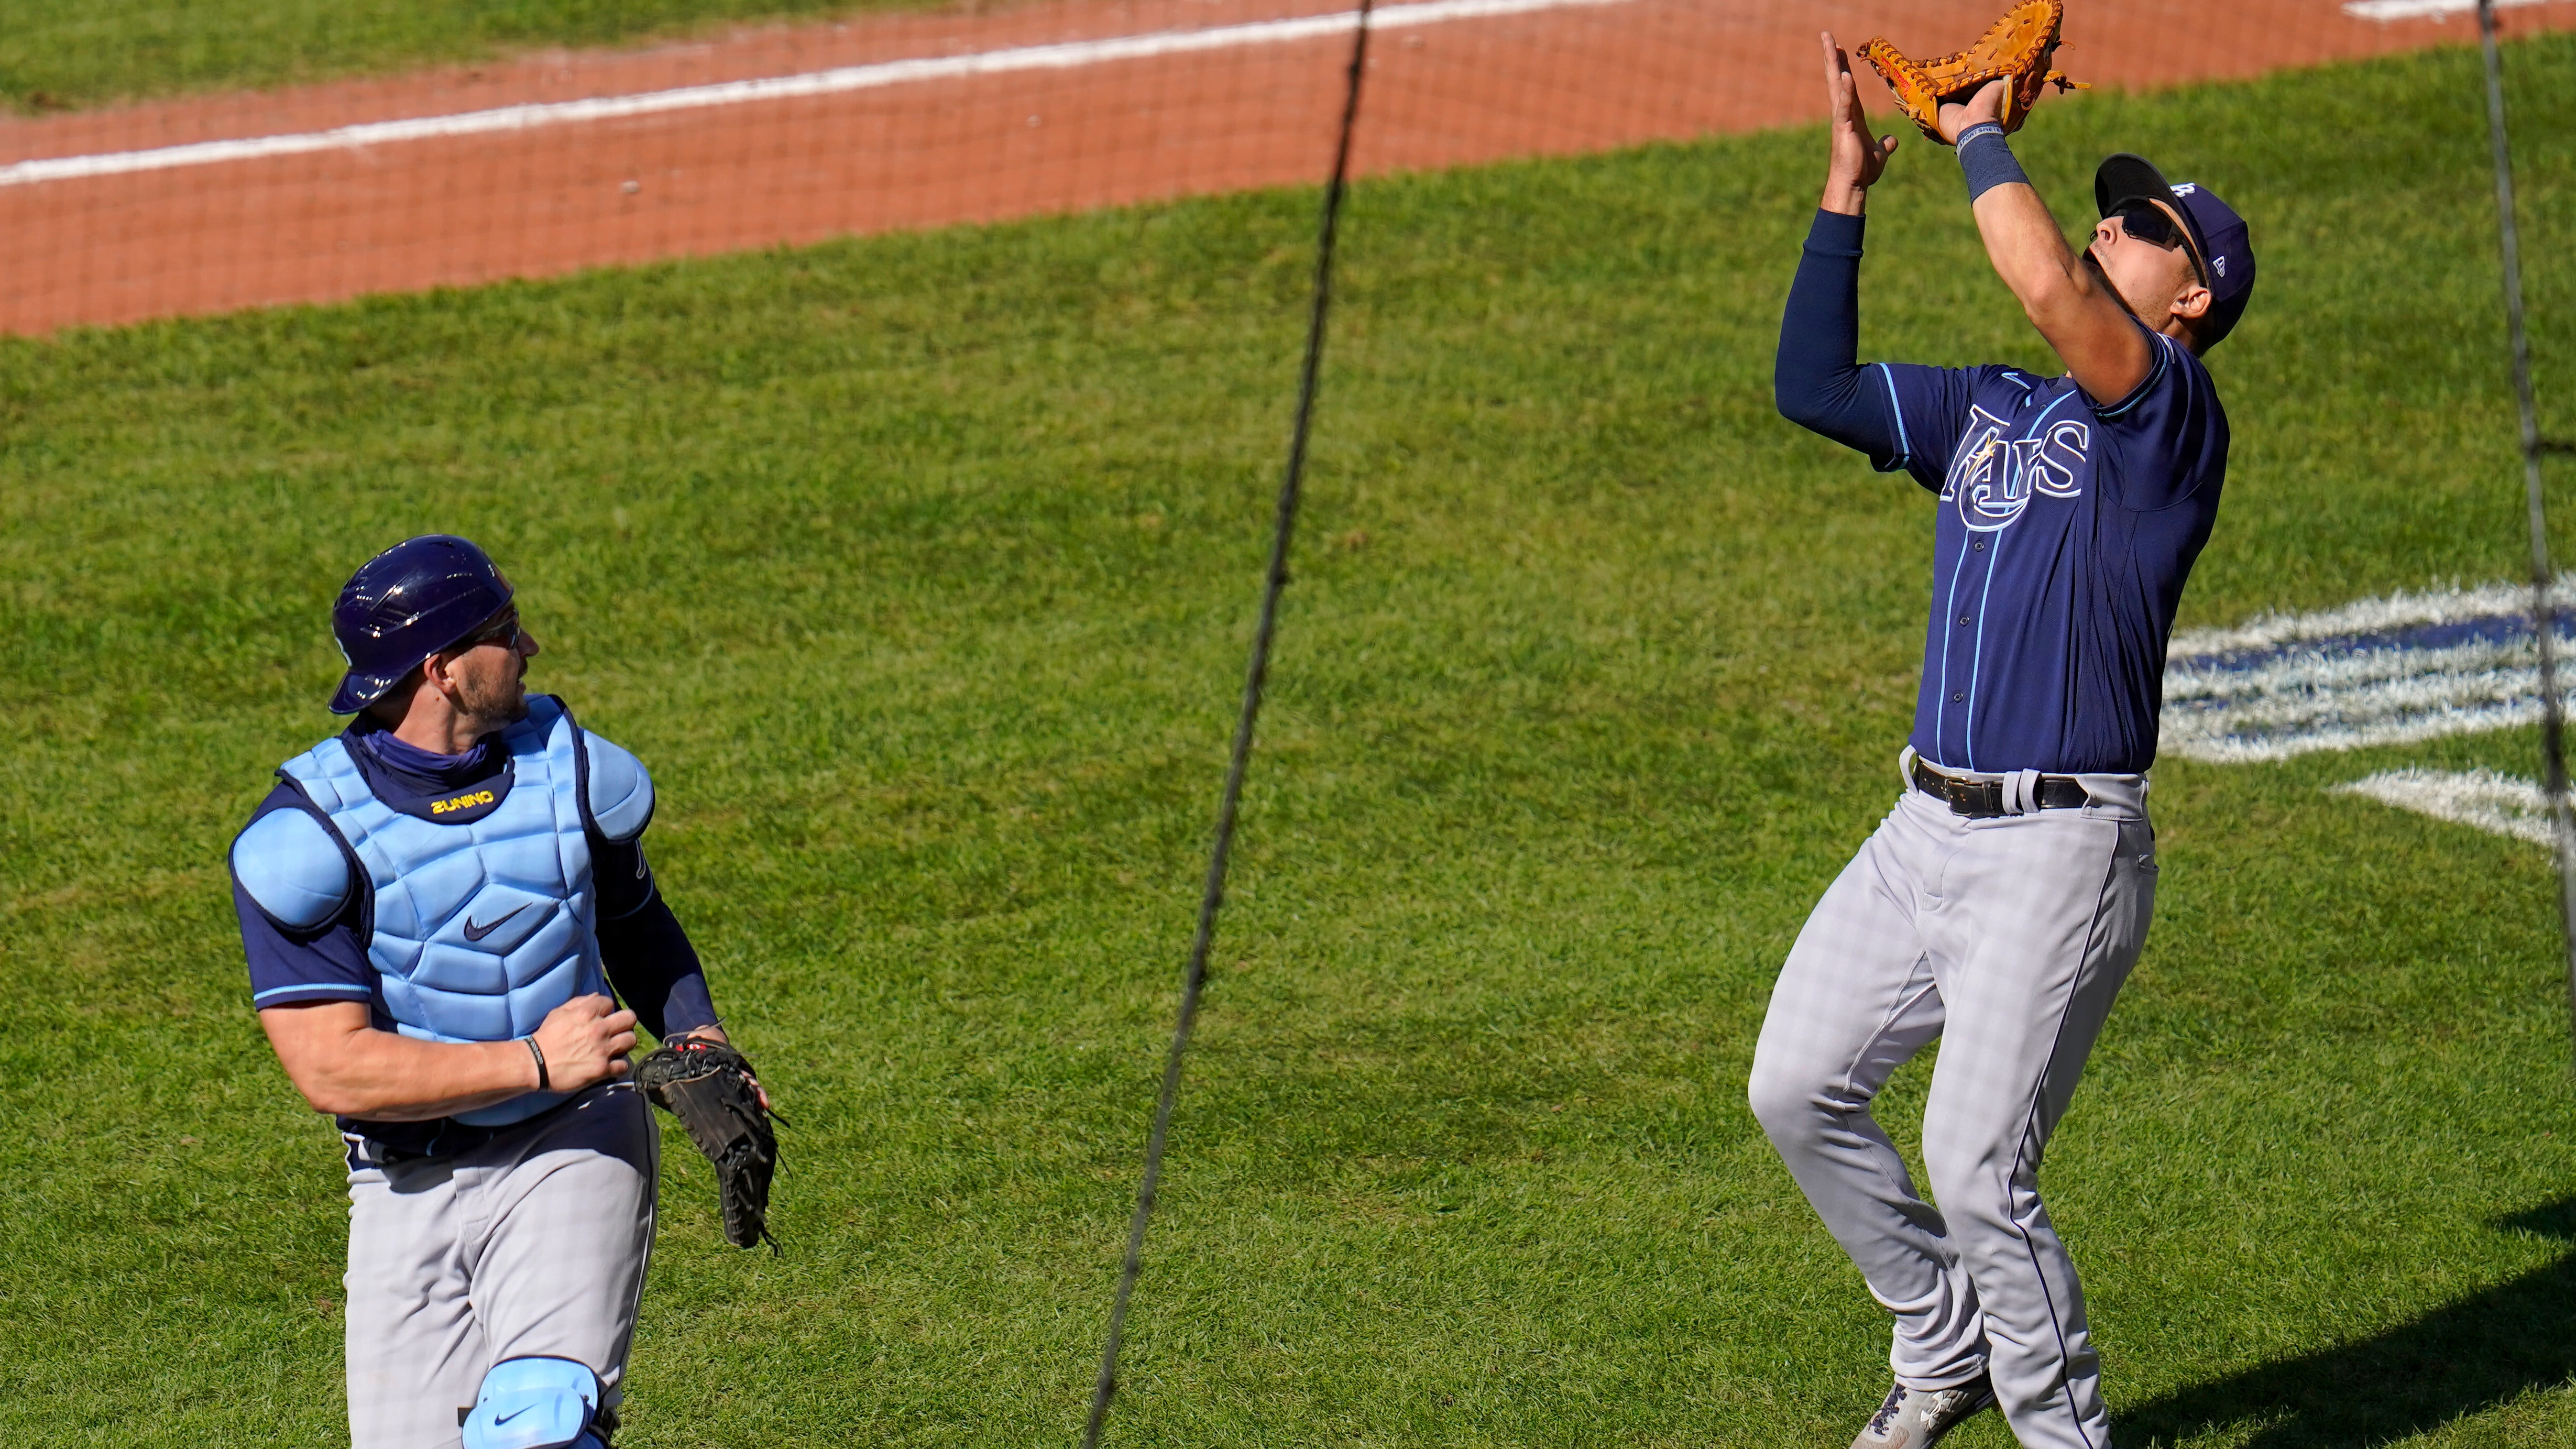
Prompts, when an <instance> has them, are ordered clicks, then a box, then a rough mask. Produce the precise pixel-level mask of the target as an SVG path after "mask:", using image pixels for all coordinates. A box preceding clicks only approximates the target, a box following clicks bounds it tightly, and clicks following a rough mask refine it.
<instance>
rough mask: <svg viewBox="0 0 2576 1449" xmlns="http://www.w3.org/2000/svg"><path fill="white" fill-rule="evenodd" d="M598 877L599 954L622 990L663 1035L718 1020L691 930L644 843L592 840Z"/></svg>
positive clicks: (640, 1017) (638, 1015)
mask: <svg viewBox="0 0 2576 1449" xmlns="http://www.w3.org/2000/svg"><path fill="white" fill-rule="evenodd" d="M590 852H591V854H590V858H591V869H592V871H593V876H592V878H593V879H595V880H596V881H598V882H599V961H600V965H601V966H603V967H605V968H606V969H607V971H608V979H609V982H610V984H612V985H614V986H615V987H616V988H617V995H618V997H619V998H620V999H621V1000H623V1001H624V1002H625V1003H626V1004H627V1006H629V1007H631V1008H632V1009H633V1010H634V1012H635V1020H636V1022H637V1023H638V1024H639V1025H641V1026H642V1027H643V1028H644V1029H645V1030H646V1031H649V1032H651V1033H652V1034H653V1035H654V1037H655V1038H656V1039H657V1040H661V1039H668V1038H669V1037H672V1036H674V1035H677V1034H678V1033H681V1032H688V1031H695V1030H697V1029H698V1028H699V1027H702V1026H713V1025H715V1024H716V1005H715V997H714V995H713V994H712V993H711V992H709V991H708V990H707V973H706V968H705V967H704V966H702V965H701V964H700V963H699V961H698V952H697V948H696V947H694V946H691V945H690V944H689V933H688V932H686V931H684V930H682V929H680V918H679V917H677V916H675V915H673V914H671V905H670V902H668V901H666V900H664V899H662V888H661V885H660V883H659V882H657V881H656V880H654V879H653V867H652V865H651V864H650V863H649V862H647V861H646V860H645V859H644V842H643V841H642V840H640V839H638V840H629V841H627V842H625V843H624V844H620V845H611V844H609V843H608V842H606V841H603V840H601V839H600V838H599V837H597V836H592V837H591V841H590Z"/></svg>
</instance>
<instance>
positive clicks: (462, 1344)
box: [344, 1083, 661, 1449]
mask: <svg viewBox="0 0 2576 1449" xmlns="http://www.w3.org/2000/svg"><path fill="white" fill-rule="evenodd" d="M660 1154H661V1139H660V1137H659V1135H658V1134H656V1133H655V1132H654V1130H653V1121H652V1109H651V1108H650V1107H648V1106H647V1105H645V1101H644V1095H643V1093H641V1092H638V1091H636V1090H635V1089H634V1088H633V1087H631V1086H628V1085H625V1084H623V1083H619V1084H615V1085H608V1086H599V1087H593V1088H591V1089H590V1090H589V1091H587V1092H585V1093H583V1094H582V1095H580V1096H578V1097H576V1098H574V1099H573V1100H572V1101H571V1102H570V1103H568V1104H566V1105H565V1106H563V1107H562V1108H559V1109H557V1110H556V1111H554V1112H552V1113H550V1114H548V1115H546V1116H543V1117H540V1118H538V1119H536V1120H535V1121H533V1122H530V1123H528V1124H526V1125H525V1126H523V1127H520V1128H517V1129H514V1130H512V1131H509V1132H505V1133H503V1134H501V1135H500V1136H499V1137H496V1138H494V1139H493V1140H491V1141H490V1142H487V1143H485V1144H483V1145H482V1146H481V1147H478V1148H476V1149H474V1150H473V1151H471V1152H463V1153H458V1154H457V1155H455V1156H453V1157H440V1158H428V1159H418V1160H413V1161H409V1162H399V1163H395V1164H393V1165H391V1166H383V1167H362V1168H359V1169H358V1170H356V1171H354V1172H352V1173H350V1174H349V1274H348V1277H347V1278H346V1279H345V1280H344V1281H345V1282H346V1284H347V1286H348V1294H349V1299H348V1301H349V1309H348V1336H347V1354H348V1365H349V1438H350V1441H351V1444H352V1446H353V1449H457V1445H458V1444H459V1443H460V1442H461V1440H460V1438H459V1435H458V1431H457V1410H458V1409H460V1408H464V1407H467V1406H469V1405H471V1404H472V1403H473V1402H474V1394H475V1390H476V1389H478V1388H480V1387H481V1386H482V1383H483V1375H484V1374H485V1373H486V1372H488V1371H489V1370H490V1369H491V1367H492V1365H493V1364H495V1363H498V1362H500V1361H501V1360H502V1359H505V1358H518V1357H522V1356H524V1355H528V1354H548V1355H553V1356H556V1357H560V1358H569V1359H578V1360H579V1361H581V1362H582V1363H585V1364H588V1365H589V1366H590V1367H591V1369H592V1370H593V1371H595V1372H596V1373H598V1375H599V1377H600V1379H601V1380H602V1381H603V1382H604V1383H605V1384H606V1385H607V1386H608V1401H609V1403H610V1404H611V1405H614V1404H615V1403H616V1402H617V1401H618V1398H619V1393H618V1387H617V1385H618V1381H619V1380H620V1379H622V1378H624V1377H625V1373H626V1349H627V1345H628V1344H629V1343H630V1342H631V1341H632V1340H633V1338H634V1336H635V1310H636V1307H637V1304H638V1301H639V1300H640V1299H641V1297H642V1295H643V1292H644V1263H645V1259H646V1257H647V1255H649V1254H650V1253H651V1251H652V1247H653V1194H654V1188H655V1185H656V1181H657V1175H658V1173H659V1170H660V1163H661V1156H660Z"/></svg>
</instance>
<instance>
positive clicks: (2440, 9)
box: [2343, 0, 2549, 24]
mask: <svg viewBox="0 0 2576 1449" xmlns="http://www.w3.org/2000/svg"><path fill="white" fill-rule="evenodd" d="M2548 3H2549V0H2495V7H2496V8H2497V9H2498V10H2511V9H2513V8H2515V7H2516V6H2520V5H2545V4H2548ZM2343 13H2344V14H2346V15H2349V16H2351V17H2352V18H2353V19H2355V20H2376V21H2379V22H2380V23H2382V24H2386V23H2387V22H2389V21H2391V20H2448V19H2450V18H2451V17H2452V16H2454V15H2475V14H2476V13H2478V0H2350V3H2348V4H2346V5H2345V6H2344V7H2343Z"/></svg>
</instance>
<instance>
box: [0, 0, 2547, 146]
mask: <svg viewBox="0 0 2576 1449" xmlns="http://www.w3.org/2000/svg"><path fill="white" fill-rule="evenodd" d="M1624 3H1626V0H1426V3H1420V4H1409V5H1389V6H1386V7H1384V8H1382V9H1377V10H1373V11H1372V12H1371V13H1370V16H1369V24H1370V26H1371V27H1372V28H1377V29H1399V28H1403V27H1407V26H1416V25H1438V24H1441V23H1442V22H1444V21H1450V20H1481V19H1484V18H1487V17H1490V16H1497V15H1525V14H1529V13H1531V12H1533V11H1540V10H1561V9H1567V8H1571V7H1576V6H1593V5H1617V4H1624ZM2507 3H2511V0H2507ZM1358 23H1359V12H1358V11H1356V10H1343V11H1337V12H1335V13H1333V14H1330V15H1308V16H1300V17H1298V18H1296V19H1293V20H1262V21H1255V22H1253V23H1250V24H1245V25H1224V26H1218V27H1215V28H1212V29H1208V30H1159V31H1155V32H1152V33H1150V34H1146V35H1121V36H1113V37H1110V38H1108V39H1104V40H1075V41H1066V42H1062V43H1060V44H1055V45H1023V46H1015V47H1013V48H1011V49H1008V50H987V51H979V52H976V53H975V54H972V55H946V56H930V57H923V58H920V59H916V60H894V61H883V62H879V63H877V64H874V65H848V66H841V67H839V68H837V69H833V70H820V71H813V72H809V73H807V74H805V75H785V76H767V77H763V78H760V79H757V80H738V81H722V82H719V83H716V84H713V85H702V86H682V87H680V88H678V89H676V90H666V91H645V92H642V93H640V94H637V95H626V96H595V97H592V98H590V99H587V100H578V101H545V102H532V103H529V104H526V105H517V106H499V107H495V108H493V109H491V110H484V111H461V112H458V113H456V114H454V115H446V116H418V117H414V118H412V119H409V120H402V121H369V122H366V123H364V124H360V125H354V126H340V127H335V128H334V129H332V130H328V131H301V132H295V133H291V134H287V135H279V136H251V137H245V138H242V139H239V140H228V141H198V142H193V143H191V144H188V145H185V146H159V147H155V148H153V149H151V150H148V151H112V152H106V153H103V154H100V155H95V156H55V157H48V158H45V159H42V160H36V161H20V162H16V163H15V164H12V165H8V166H0V186H27V185H31V184H34V183H36V182H40V181H72V180H79V179H83V178H87V177H93V176H122V175H126V174H128V173H131V172H136V171H167V170H170V169H172V168H175V167H181V166H212V165H216V164H218V163H221V162H226V161H257V160H261V159H264V158H266V157H270V156H297V155H303V154H306V153H308V152H314V151H348V150H355V149H357V148H358V147H361V146H382V145H388V144H391V143H394V142H400V141H431V140H441V139H445V138H447V137H452V136H477V135H484V134H488V133H491V132H496V131H527V130H534V129H536V128H537V127H540V126H561V125H568V124H572V123H574V122H579V121H608V120H616V119H619V118H621V117H625V116H649V115H655V114H658V113H660V112H664V111H693V110H701V109H704V108H706V107H709V106H739V105H746V104H750V103H753V102H757V101H785V100H796V99H800V98H802V97H806V96H831V95H841V94H844V93H846V92H849V91H864V90H875V89H877V88H879V87H883V86H893V85H903V84H907V83H909V82H913V81H926V80H948V79H953V78H958V77H967V76H987V75H1003V74H1007V73H1009V72H1012V71H1024V70H1067V69H1071V68H1073V67H1076V66H1085V65H1099V64H1101V63H1103V62H1106V61H1116V60H1143V59H1149V58H1151V57H1154V56H1161V55H1186V54H1189V53H1191V52H1194V51H1202V50H1224V49H1227V48H1230V47H1233V46H1243V45H1277V44H1281V43H1284V42H1287V41H1294V40H1308V39H1312V38H1314V37H1317V36H1325V35H1338V34H1342V33H1345V32H1347V31H1349V30H1350V29H1351V27H1352V26H1354V25H1356V24H1358Z"/></svg>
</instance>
